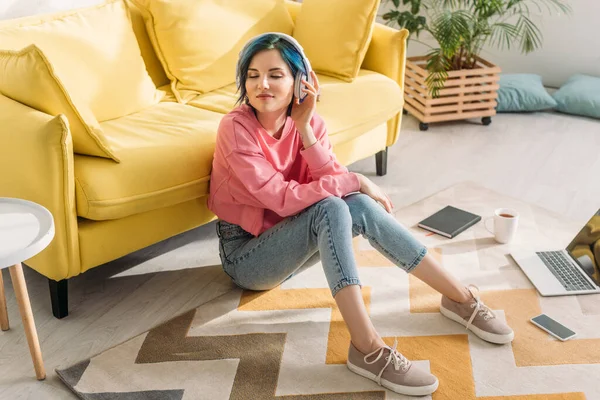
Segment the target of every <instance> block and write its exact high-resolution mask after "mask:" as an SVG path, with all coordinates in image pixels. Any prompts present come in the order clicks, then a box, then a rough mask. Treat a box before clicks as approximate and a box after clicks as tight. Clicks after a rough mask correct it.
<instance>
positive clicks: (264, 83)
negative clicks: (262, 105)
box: [258, 75, 269, 90]
mask: <svg viewBox="0 0 600 400" xmlns="http://www.w3.org/2000/svg"><path fill="white" fill-rule="evenodd" d="M258 88H259V89H261V90H264V89H268V88H269V80H268V77H267V76H266V75H265V76H264V77H263V78H262V79H259V80H258Z"/></svg>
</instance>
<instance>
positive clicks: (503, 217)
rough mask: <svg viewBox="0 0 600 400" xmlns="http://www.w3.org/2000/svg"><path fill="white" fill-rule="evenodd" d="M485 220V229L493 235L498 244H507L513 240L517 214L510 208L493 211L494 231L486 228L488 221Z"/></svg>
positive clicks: (517, 219)
mask: <svg viewBox="0 0 600 400" xmlns="http://www.w3.org/2000/svg"><path fill="white" fill-rule="evenodd" d="M490 219H492V217H490V218H486V220H485V222H484V226H485V229H487V230H488V232H490V233H491V234H493V235H494V238H495V239H496V241H497V242H498V243H509V242H510V241H511V240H513V238H514V236H515V233H516V232H517V226H518V225H519V213H518V212H517V211H516V210H513V209H511V208H498V209H496V210H495V211H494V216H493V219H494V230H493V231H491V230H490V229H489V228H488V227H487V222H488V220H490Z"/></svg>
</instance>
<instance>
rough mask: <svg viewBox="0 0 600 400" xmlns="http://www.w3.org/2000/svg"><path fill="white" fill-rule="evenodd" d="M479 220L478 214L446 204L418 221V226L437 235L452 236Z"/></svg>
mask: <svg viewBox="0 0 600 400" xmlns="http://www.w3.org/2000/svg"><path fill="white" fill-rule="evenodd" d="M479 221H481V216H479V215H476V214H473V213H470V212H468V211H465V210H461V209H460V208H456V207H452V206H446V207H444V208H442V209H441V210H440V211H438V212H436V213H435V214H433V215H432V216H430V217H427V218H425V219H424V220H423V221H421V222H419V224H418V226H419V227H420V228H423V229H426V230H428V231H431V232H435V233H437V234H438V235H442V236H445V237H447V238H453V237H455V236H456V235H458V234H459V233H461V232H463V231H464V230H465V229H468V228H469V227H471V226H473V225H475V224H476V223H477V222H479Z"/></svg>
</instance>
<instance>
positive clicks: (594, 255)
mask: <svg viewBox="0 0 600 400" xmlns="http://www.w3.org/2000/svg"><path fill="white" fill-rule="evenodd" d="M510 255H511V256H512V258H513V259H514V260H515V261H516V263H517V265H518V266H519V267H520V268H521V269H522V270H523V272H524V273H525V275H527V278H529V280H530V281H531V283H533V285H534V286H535V287H536V289H537V290H538V291H539V292H540V294H541V295H542V296H566V295H574V294H588V293H600V210H598V212H596V213H595V214H594V215H593V216H592V218H590V220H589V221H588V222H587V223H586V224H585V226H584V227H583V228H582V229H581V230H580V231H579V233H578V234H577V235H576V236H575V237H574V238H573V240H571V243H569V245H568V246H567V247H566V248H565V249H564V250H557V251H537V252H534V251H531V250H519V251H514V252H511V253H510Z"/></svg>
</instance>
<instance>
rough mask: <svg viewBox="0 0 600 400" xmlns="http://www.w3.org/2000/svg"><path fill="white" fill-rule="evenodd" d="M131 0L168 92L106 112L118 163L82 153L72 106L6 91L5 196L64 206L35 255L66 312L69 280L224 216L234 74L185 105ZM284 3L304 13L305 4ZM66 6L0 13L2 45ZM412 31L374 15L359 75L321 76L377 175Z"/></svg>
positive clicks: (394, 120)
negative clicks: (219, 150) (219, 148)
mask: <svg viewBox="0 0 600 400" xmlns="http://www.w3.org/2000/svg"><path fill="white" fill-rule="evenodd" d="M127 6H128V7H129V9H130V13H131V16H130V18H131V25H132V26H133V31H134V32H135V37H136V38H137V43H138V46H139V51H140V52H141V55H142V57H143V61H144V63H145V66H146V70H147V71H148V74H149V75H150V77H151V79H152V81H153V83H154V85H155V87H156V88H158V89H159V90H160V93H162V99H161V100H160V102H158V103H156V104H154V105H152V106H150V107H146V108H143V109H141V110H139V111H136V112H133V113H130V114H128V115H125V116H122V117H120V118H115V119H110V118H109V119H106V118H108V117H106V118H104V120H101V118H98V120H100V121H101V122H99V125H100V127H101V128H102V130H103V131H104V132H105V134H106V135H107V137H108V138H109V141H112V144H113V145H114V147H115V148H116V149H117V150H116V154H118V156H119V161H120V162H116V161H115V160H111V159H110V158H103V157H97V156H90V155H86V154H81V153H78V152H76V151H75V150H74V143H75V147H77V145H78V144H77V141H75V142H74V141H73V135H72V133H73V132H72V128H73V123H74V121H68V119H67V117H66V116H65V115H63V114H59V115H55V116H53V115H49V114H47V113H44V112H41V111H38V110H36V109H34V108H32V107H28V106H26V105H24V104H22V103H20V102H18V101H15V100H13V99H11V98H9V97H7V96H5V95H3V94H1V93H0V171H1V173H0V196H1V197H17V198H23V199H28V200H31V201H35V202H37V203H39V204H42V205H43V206H45V207H46V208H48V209H49V210H50V212H51V213H52V215H53V216H54V219H55V224H56V236H55V238H54V240H53V242H52V243H51V245H50V246H48V248H47V249H46V250H45V251H43V252H42V253H40V254H39V255H37V256H35V257H34V258H32V259H30V260H28V261H27V262H26V264H27V265H28V266H29V267H31V268H33V269H35V270H36V271H38V272H39V273H41V274H43V275H44V276H46V277H48V280H49V286H50V293H51V302H52V310H53V314H54V315H55V316H56V317H57V318H62V317H64V316H66V315H67V314H68V309H67V303H68V302H67V282H68V279H69V278H71V277H73V276H76V275H79V274H81V273H83V272H85V271H87V270H89V269H91V268H94V267H97V266H99V265H102V264H103V263H106V262H108V261H111V260H115V259H117V258H119V257H121V256H124V255H126V254H128V253H131V252H134V251H136V250H138V249H141V248H144V247H146V246H149V245H151V244H153V243H157V242H159V241H161V240H164V239H167V238H169V237H172V236H174V235H177V234H179V233H182V232H185V231H188V230H190V229H193V228H196V227H198V226H200V225H203V224H206V223H208V222H210V221H212V220H213V219H215V216H214V215H213V214H212V213H211V212H210V211H209V210H208V209H207V207H206V199H207V194H208V188H209V177H210V170H211V165H212V153H213V150H214V144H215V136H216V131H217V127H218V124H219V121H220V119H221V117H222V116H223V115H224V113H227V112H228V111H229V110H231V109H232V108H233V106H234V101H235V98H236V95H235V84H234V83H233V82H231V84H229V85H227V86H224V87H221V88H219V89H215V90H213V91H211V92H208V93H203V94H199V95H197V96H195V97H194V98H192V99H191V100H190V101H188V102H187V104H180V103H178V102H177V101H176V99H175V97H174V96H173V93H172V92H171V91H170V88H169V79H168V78H167V75H166V74H165V71H164V70H163V67H162V65H161V62H160V61H159V59H158V58H157V55H156V53H155V52H154V50H153V46H152V43H151V42H150V40H149V38H148V34H147V30H146V27H145V25H144V21H143V18H142V16H141V14H140V12H139V10H138V9H137V8H136V7H135V6H133V5H132V4H131V3H127ZM286 6H287V8H288V11H289V13H290V15H291V16H292V20H295V18H296V16H297V14H298V12H299V10H300V7H301V4H300V3H295V2H292V1H287V2H286ZM77 11H78V10H77ZM69 13H71V14H73V11H70V12H69ZM64 14H66V13H62V14H57V15H55V16H39V17H38V16H36V17H27V18H24V19H18V20H12V21H2V22H0V50H2V47H3V46H4V45H5V43H6V41H3V40H2V39H1V38H2V36H1V35H2V32H3V31H4V32H6V30H7V29H12V27H15V26H18V27H23V26H24V27H29V26H38V25H39V24H40V23H43V22H44V21H48V20H51V19H52V18H55V17H57V16H58V15H64ZM223 23H226V21H224V22H223ZM406 38H407V31H405V30H402V31H397V30H394V29H392V28H389V27H386V26H384V25H381V24H376V26H375V28H374V30H373V34H372V39H371V42H370V44H369V46H368V50H367V53H366V56H365V58H364V62H363V63H362V66H361V69H360V71H359V74H358V76H357V77H356V79H354V81H353V82H350V83H349V82H345V81H342V80H340V79H337V78H333V77H331V76H325V75H320V76H319V79H320V82H321V87H322V96H321V102H320V103H319V105H318V112H319V113H320V114H321V115H322V116H323V118H324V120H325V121H326V123H327V125H328V130H329V135H330V137H331V141H332V143H333V145H334V149H335V152H336V155H337V157H338V159H339V160H340V161H341V162H343V163H344V164H349V163H352V162H354V161H357V160H359V159H363V158H365V157H368V156H372V155H376V156H377V157H376V167H377V173H378V174H379V175H383V174H385V169H386V162H387V147H388V146H391V145H393V144H394V143H395V142H396V140H397V135H398V133H399V126H400V119H401V116H402V115H401V114H402V113H401V110H402V106H403V95H402V93H403V84H404V83H403V77H404V67H405V64H404V63H405V46H406ZM14 47H15V48H14V49H12V50H16V49H17V48H18V47H17V45H14ZM96 116H97V115H96ZM215 251H216V249H215Z"/></svg>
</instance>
